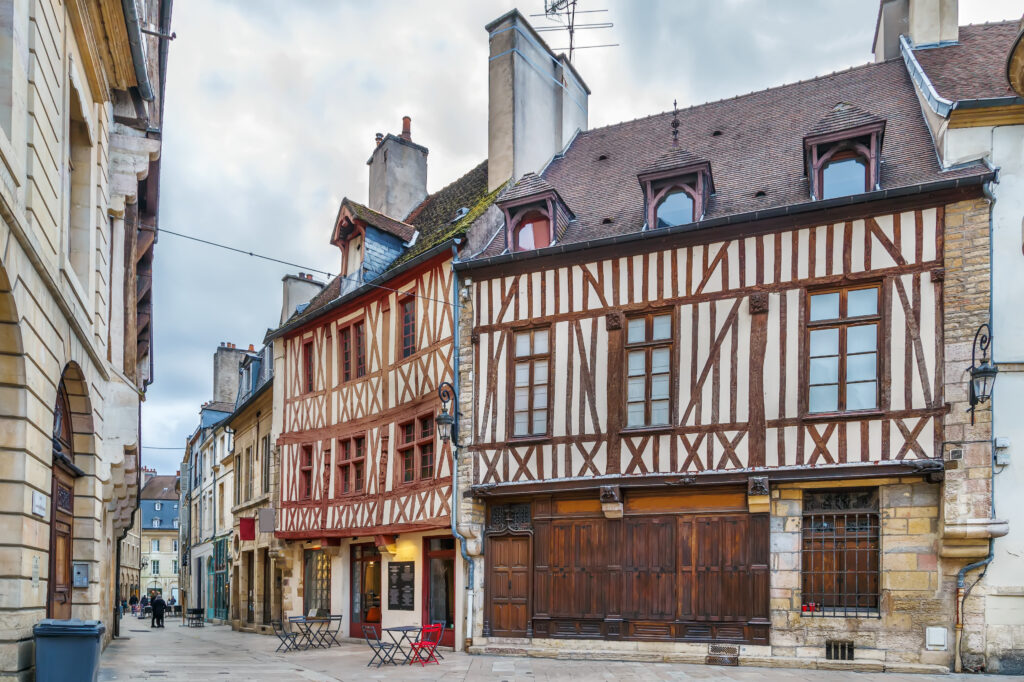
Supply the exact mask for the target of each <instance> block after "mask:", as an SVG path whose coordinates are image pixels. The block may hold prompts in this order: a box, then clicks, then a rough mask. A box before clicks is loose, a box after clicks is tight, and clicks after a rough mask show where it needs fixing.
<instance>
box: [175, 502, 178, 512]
mask: <svg viewBox="0 0 1024 682" xmlns="http://www.w3.org/2000/svg"><path fill="white" fill-rule="evenodd" d="M174 511H178V503H177V502H175V503H174Z"/></svg>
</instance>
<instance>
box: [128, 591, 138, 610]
mask: <svg viewBox="0 0 1024 682" xmlns="http://www.w3.org/2000/svg"><path fill="white" fill-rule="evenodd" d="M138 605H139V597H138V595H135V594H133V595H132V598H131V599H129V600H128V606H130V607H132V613H135V612H136V611H138V608H137V607H138Z"/></svg>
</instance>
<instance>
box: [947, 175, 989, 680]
mask: <svg viewBox="0 0 1024 682" xmlns="http://www.w3.org/2000/svg"><path fill="white" fill-rule="evenodd" d="M982 161H984V163H985V165H986V166H988V167H989V168H990V169H991V170H992V171H993V172H994V173H995V174H996V175H995V180H992V181H991V182H986V183H984V184H983V185H982V186H981V191H982V194H984V195H985V198H986V199H987V200H988V202H989V212H988V234H989V240H988V262H989V273H988V277H989V291H990V292H991V290H992V289H991V287H992V285H993V284H994V282H993V281H992V280H993V277H992V250H993V247H992V230H993V227H994V226H993V225H992V207H993V206H995V204H996V196H995V194H994V193H993V192H992V185H993V183H997V182H999V169H998V168H997V167H996V166H993V165H992V162H991V161H989V159H988V157H985V158H983V159H982ZM988 319H989V320H990V321H991V320H992V296H991V294H989V299H988ZM993 336H995V334H993ZM992 355H993V359H994V357H995V348H994V347H993V352H992ZM992 424H993V426H994V425H995V420H993V421H992ZM991 436H992V438H991V443H990V448H991V449H990V450H989V456H990V457H992V456H993V454H992V453H995V434H991ZM989 469H990V471H991V473H990V474H989V476H990V479H989V481H990V482H989V496H990V497H989V502H990V505H989V506H990V509H991V513H990V516H991V518H992V519H995V518H996V478H995V476H996V469H995V463H994V462H989ZM995 543H996V541H995V538H989V540H988V556H986V557H985V558H984V559H981V560H980V561H975V562H974V563H973V564H967V565H966V566H964V567H963V568H961V569H960V570H959V571H957V574H956V630H955V632H954V633H953V636H954V638H955V639H954V642H953V649H954V650H953V670H954V672H958V673H960V672H963V660H962V658H961V656H962V651H961V648H962V640H963V635H964V606H965V602H966V601H967V597H968V595H969V594H970V592H971V590H970V589H965V587H966V585H967V579H966V578H967V573H968V572H969V571H973V570H974V569H976V568H982V567H987V566H988V565H989V564H990V563H992V559H993V558H995ZM987 570H988V568H985V571H987ZM985 571H982V572H981V575H979V576H978V580H976V581H975V582H974V585H977V584H978V582H979V581H980V580H981V579H982V577H984V575H985ZM974 585H971V589H974Z"/></svg>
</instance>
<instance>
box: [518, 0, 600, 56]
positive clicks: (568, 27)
mask: <svg viewBox="0 0 1024 682" xmlns="http://www.w3.org/2000/svg"><path fill="white" fill-rule="evenodd" d="M578 3H579V0H544V12H543V13H541V14H531V15H530V16H531V17H544V18H545V19H548V20H549V21H552V22H554V23H553V24H550V25H547V26H538V27H536V30H537V32H538V33H545V32H548V31H566V32H568V34H569V46H568V47H559V48H553V49H554V51H555V52H560V51H561V52H568V53H569V61H570V62H571V61H572V59H573V54H574V52H575V51H576V50H589V49H593V48H596V47H618V46H619V44H618V43H605V44H602V45H577V44H576V31H593V30H597V29H604V28H612V27H613V26H615V24H613V23H612V22H610V21H594V22H590V23H581V24H578V23H576V15H577V14H600V13H602V12H607V11H608V10H606V9H577V8H576V5H577V4H578Z"/></svg>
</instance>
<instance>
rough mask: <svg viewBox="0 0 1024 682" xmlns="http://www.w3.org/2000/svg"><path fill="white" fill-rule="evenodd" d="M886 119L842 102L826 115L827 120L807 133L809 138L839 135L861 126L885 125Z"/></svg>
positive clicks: (822, 120) (824, 119) (821, 121)
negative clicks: (831, 134)
mask: <svg viewBox="0 0 1024 682" xmlns="http://www.w3.org/2000/svg"><path fill="white" fill-rule="evenodd" d="M883 122H884V119H882V118H879V117H878V116H875V115H874V114H869V113H868V112H866V111H864V110H863V109H861V108H860V107H858V106H857V105H856V104H850V103H849V102H840V103H839V104H836V105H835V106H834V107H832V111H830V112H828V113H827V114H825V118H823V119H821V120H820V121H818V123H817V124H816V125H815V126H814V127H813V128H811V129H810V130H809V131H808V132H807V137H813V136H817V135H828V134H829V133H838V132H840V131H842V130H849V129H851V128H859V127H861V126H866V125H872V124H876V123H883Z"/></svg>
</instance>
